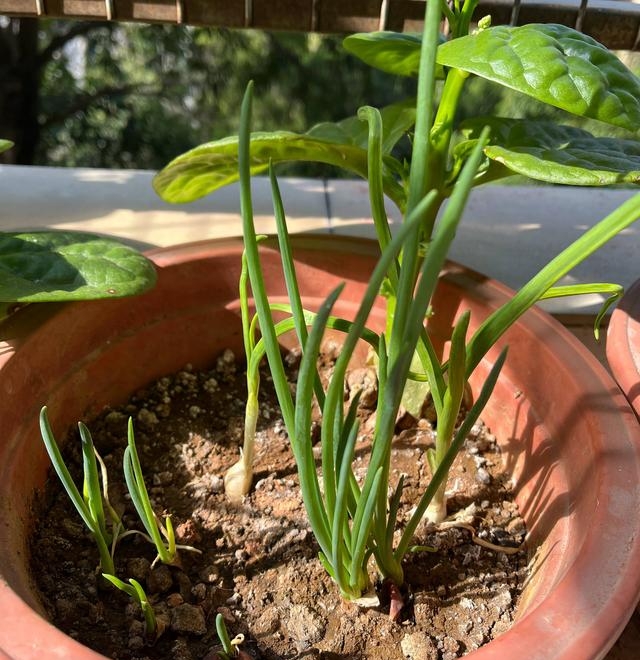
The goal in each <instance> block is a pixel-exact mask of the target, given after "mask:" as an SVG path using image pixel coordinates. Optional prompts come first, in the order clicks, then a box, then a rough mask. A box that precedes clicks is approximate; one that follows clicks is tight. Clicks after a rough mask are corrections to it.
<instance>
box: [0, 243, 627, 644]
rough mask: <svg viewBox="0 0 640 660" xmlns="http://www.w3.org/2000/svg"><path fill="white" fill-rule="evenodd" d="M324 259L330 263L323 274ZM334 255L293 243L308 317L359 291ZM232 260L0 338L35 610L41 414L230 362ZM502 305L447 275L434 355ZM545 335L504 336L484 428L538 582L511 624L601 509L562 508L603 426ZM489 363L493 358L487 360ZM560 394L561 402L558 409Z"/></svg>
mask: <svg viewBox="0 0 640 660" xmlns="http://www.w3.org/2000/svg"><path fill="white" fill-rule="evenodd" d="M329 247H331V249H332V250H334V252H332V253H331V255H332V256H331V257H330V259H329V263H328V264H327V263H326V253H327V250H328V249H329ZM335 248H336V245H335V244H331V243H329V244H327V247H326V248H324V246H323V244H322V242H321V241H314V244H313V247H309V246H308V245H307V244H306V243H305V242H304V241H302V242H298V246H297V252H296V254H297V258H298V259H299V266H300V275H299V276H300V280H301V282H302V288H303V291H304V294H305V296H306V298H305V300H306V303H307V304H308V305H309V306H312V307H313V306H314V305H315V306H317V304H319V302H320V301H321V300H322V299H323V298H324V296H325V295H326V294H327V293H328V292H329V291H330V290H331V289H333V288H334V287H335V286H336V285H337V284H338V283H339V282H341V281H343V280H344V279H345V278H348V281H347V286H346V288H345V291H344V293H343V296H342V297H341V302H340V307H339V308H338V309H337V312H338V313H339V314H340V315H345V316H353V314H354V312H355V309H356V304H357V301H358V300H359V297H360V294H361V290H362V286H363V285H365V286H366V283H367V282H368V278H369V273H370V271H371V268H372V265H373V263H374V261H373V256H374V250H373V249H372V248H371V247H370V246H368V244H364V247H363V244H362V243H360V242H351V243H350V242H348V241H347V242H345V243H344V246H343V247H342V250H343V252H342V253H340V252H339V251H338V253H337V254H336V253H335ZM240 253H241V247H240V246H239V245H238V244H235V249H234V250H231V252H229V251H220V252H219V253H214V256H213V257H212V256H211V254H210V253H209V254H208V255H207V256H206V257H205V253H204V247H203V246H197V245H196V246H194V247H192V248H190V251H189V250H188V251H187V260H186V262H184V263H180V261H182V260H184V253H182V254H181V255H179V256H178V255H177V253H176V254H175V255H174V254H173V253H171V252H163V253H162V254H159V255H156V257H155V258H156V260H157V261H158V263H159V265H160V266H161V267H160V272H159V281H158V285H157V287H156V289H155V290H154V291H152V292H150V293H148V294H145V295H144V296H141V297H139V298H136V299H129V300H110V301H103V302H96V303H83V304H73V305H68V306H64V307H51V308H48V309H47V308H46V307H42V306H41V307H34V308H32V309H29V308H27V309H25V310H23V311H22V312H21V313H19V314H17V315H16V316H15V317H14V318H13V319H12V320H10V321H9V323H7V324H6V325H5V327H4V328H3V331H4V336H5V337H8V338H9V341H8V343H7V345H6V346H5V347H4V348H2V349H0V366H1V367H2V379H1V382H0V388H1V396H0V420H2V446H1V448H0V482H1V483H3V484H5V485H9V488H8V491H5V492H8V493H9V495H4V496H2V499H0V519H1V520H2V521H3V524H2V525H1V526H0V547H2V548H3V553H2V556H1V559H0V572H1V574H2V576H3V579H4V580H5V581H6V582H7V583H8V584H9V586H10V588H11V589H12V590H13V591H15V592H16V593H17V594H18V595H19V596H20V597H21V598H22V599H24V600H25V601H26V602H27V603H28V604H29V605H31V606H32V607H34V608H38V607H39V606H38V602H37V596H36V595H35V593H34V592H33V590H32V585H31V583H30V580H29V576H28V568H27V556H28V551H27V547H26V537H27V533H28V531H29V528H30V525H31V522H30V519H29V510H30V505H31V502H32V498H33V494H34V492H35V491H36V490H38V489H41V488H42V485H43V483H44V481H45V478H46V474H47V470H48V469H49V460H48V458H47V456H46V453H45V451H44V448H43V446H42V443H41V440H40V435H39V431H38V413H39V410H40V407H41V406H42V405H44V404H46V405H47V406H48V407H49V413H50V419H51V422H52V426H53V428H54V431H55V432H56V434H57V435H58V437H62V435H63V433H64V431H65V429H67V428H69V427H70V426H71V425H73V424H75V422H76V421H77V420H79V419H82V420H88V419H90V418H91V416H92V415H94V414H96V413H97V412H99V411H100V410H101V409H102V408H103V407H104V406H105V405H107V404H117V403H121V402H123V401H124V400H126V398H128V396H129V394H130V393H132V392H134V391H135V390H136V389H138V388H140V387H143V386H144V385H146V384H147V383H149V382H150V381H152V380H153V379H155V378H157V377H159V376H161V375H163V374H167V373H171V372H173V371H175V370H177V369H180V368H182V367H183V366H184V365H185V364H186V363H191V364H193V365H194V366H196V367H200V366H205V365H207V364H210V363H211V362H212V360H213V358H214V357H215V355H216V354H218V353H219V352H220V351H221V350H223V349H224V348H227V347H231V348H233V349H234V350H236V351H238V352H239V353H240V351H241V347H242V342H241V327H240V319H239V314H238V294H237V286H238V274H239V272H238V268H239V263H240ZM265 264H266V266H265V273H266V278H267V280H268V281H269V285H268V288H269V290H270V291H271V292H272V293H273V294H274V295H276V296H278V295H279V296H286V291H285V287H284V282H283V278H282V274H281V272H280V269H279V266H278V257H277V255H276V253H275V252H274V251H272V250H269V249H267V250H266V251H265ZM504 296H505V292H504V291H503V290H502V289H500V287H495V286H493V285H492V286H491V287H487V285H486V282H484V280H483V278H481V277H479V276H476V275H473V274H469V273H468V272H466V271H465V272H462V271H460V270H459V269H456V268H454V267H452V268H451V269H450V273H449V274H448V279H447V281H446V283H445V284H444V285H442V286H441V287H440V289H439V291H438V294H437V297H436V300H435V302H434V310H435V312H436V313H435V316H434V317H433V322H432V323H431V326H433V327H431V326H430V328H431V330H432V332H433V335H434V337H435V341H436V343H438V342H440V344H443V342H444V338H446V337H447V336H448V335H449V333H450V329H451V327H452V323H453V321H454V319H455V317H456V315H457V314H458V313H459V312H460V310H461V309H471V311H472V325H473V324H474V323H475V324H476V325H477V324H478V323H479V322H480V321H481V320H482V318H483V317H484V315H486V313H487V306H488V308H489V309H492V308H495V306H496V305H498V304H499V303H501V302H503V301H504ZM383 323H384V317H383V313H382V310H381V309H378V310H376V311H375V313H374V315H373V316H372V324H373V326H374V327H376V328H377V329H378V330H379V329H381V328H382V327H383ZM553 330H554V328H553V327H550V326H549V321H548V319H547V317H544V315H537V316H536V315H533V318H532V319H531V320H530V321H529V322H528V323H527V324H526V325H525V326H523V327H522V328H518V329H515V330H513V331H511V332H509V333H508V335H507V337H505V340H506V342H507V343H509V344H510V345H511V349H510V355H509V358H508V362H507V366H506V367H505V370H504V378H503V379H502V380H501V382H500V384H499V385H498V387H497V390H496V393H495V396H494V397H493V400H492V403H491V404H490V406H489V407H488V409H487V411H486V414H485V415H484V417H485V419H486V421H487V422H488V424H489V426H490V427H491V428H492V430H493V432H494V433H495V434H496V435H497V436H498V439H499V440H500V441H501V443H502V449H503V452H504V460H505V464H506V466H507V467H508V468H509V469H512V470H513V475H514V481H515V484H516V488H517V493H518V501H519V504H520V507H521V510H522V513H523V514H524V517H525V519H526V520H527V523H528V526H529V529H530V531H531V542H532V547H534V548H537V555H536V557H537V559H536V564H535V568H536V574H535V577H534V579H533V580H532V583H531V585H530V589H529V592H528V594H527V598H526V599H525V608H524V610H523V612H522V613H521V615H520V616H521V618H522V617H524V616H525V615H526V614H527V613H529V612H532V611H533V610H534V609H535V608H536V607H537V606H538V605H539V604H540V603H541V602H542V600H543V598H544V597H545V596H546V595H547V594H549V593H550V592H551V591H552V590H553V589H555V588H556V587H557V586H558V585H559V584H560V583H561V582H562V580H563V577H564V576H565V574H566V573H567V572H568V571H569V570H570V569H571V567H572V566H573V564H574V563H575V562H576V561H577V558H578V556H579V554H580V552H581V551H582V549H583V548H584V545H585V530H588V529H589V522H590V520H591V519H592V517H593V516H594V511H596V510H597V509H598V507H600V508H602V507H603V506H604V507H606V506H607V503H606V502H604V503H603V502H602V501H601V500H600V501H599V502H596V501H595V495H594V493H595V489H594V488H591V489H589V488H586V489H585V488H582V489H581V490H580V491H579V494H578V495H577V496H575V497H573V498H572V499H570V498H569V496H568V489H569V487H570V486H571V485H572V484H580V483H589V482H590V481H591V480H592V479H593V475H592V473H591V470H592V469H593V468H592V467H591V466H592V465H593V459H594V453H598V452H601V451H604V450H603V448H602V447H601V446H600V445H599V444H598V443H599V442H600V440H598V437H599V436H598V433H599V432H600V431H601V429H600V428H599V426H600V424H601V422H599V421H598V420H596V418H595V417H594V416H593V415H592V414H591V413H590V411H592V410H594V409H597V408H598V403H599V402H598V401H597V400H595V401H594V400H590V399H589V396H591V395H590V394H589V390H587V395H586V396H587V400H581V399H580V398H579V397H582V396H584V395H582V394H580V395H579V394H577V389H576V378H577V379H578V381H577V382H579V381H580V379H581V378H586V377H587V376H585V375H584V374H577V375H576V374H575V373H572V372H571V368H568V367H567V366H566V365H565V364H564V363H563V362H559V361H558V358H557V357H555V354H554V353H553V351H552V348H558V347H557V346H555V344H557V342H558V339H557V338H556V337H555V336H553V332H552V331H553ZM541 338H542V340H543V343H542V344H541V343H540V339H541ZM563 341H564V340H563ZM560 343H561V344H562V341H561V342H560ZM560 348H561V349H565V355H566V351H567V350H569V351H573V352H574V353H575V351H576V350H578V351H579V349H577V348H576V347H575V346H570V347H569V348H567V346H564V344H562V345H561V346H560ZM560 354H562V353H560ZM532 357H533V359H531V358H532ZM493 358H495V354H493V353H492V354H490V355H489V359H493ZM489 368H490V365H489V362H483V364H482V365H481V366H480V367H479V368H478V369H477V370H476V373H475V374H474V376H473V378H472V381H471V383H472V387H473V389H474V391H476V392H477V391H478V388H479V385H480V383H481V381H482V379H483V377H484V376H486V374H487V373H488V370H489ZM525 383H526V385H525ZM595 385H596V383H594V388H595ZM573 389H575V390H576V395H575V396H571V393H572V392H573ZM598 391H600V390H597V388H595V389H594V392H596V394H594V395H593V396H596V397H597V396H599V395H598V394H597V392H598ZM567 393H569V397H567V396H564V395H566V394H567ZM560 394H563V396H562V397H561V396H560ZM543 417H544V419H545V424H544V425H543V424H542V423H541V421H540V420H541V419H542V418H543ZM576 433H578V434H580V435H584V442H583V443H575V442H574V443H572V444H569V443H568V441H567V440H568V438H569V436H570V435H571V434H574V435H575V434H576ZM566 465H569V466H570V469H567V468H566V467H565V466H566ZM636 469H637V468H636ZM636 476H637V475H636ZM639 481H640V479H639ZM600 497H602V496H601V495H600ZM581 523H586V524H581ZM608 540H609V539H606V538H605V539H603V543H607V541H608ZM542 568H544V569H545V570H541V569H542ZM547 569H548V570H547ZM507 635H509V633H507ZM487 657H488V656H487ZM548 657H551V656H548Z"/></svg>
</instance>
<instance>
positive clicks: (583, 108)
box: [438, 24, 640, 132]
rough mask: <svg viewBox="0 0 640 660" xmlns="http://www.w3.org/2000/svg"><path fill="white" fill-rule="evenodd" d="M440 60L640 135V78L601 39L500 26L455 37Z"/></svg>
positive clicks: (558, 28) (555, 28) (552, 28)
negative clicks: (599, 40) (598, 40)
mask: <svg viewBox="0 0 640 660" xmlns="http://www.w3.org/2000/svg"><path fill="white" fill-rule="evenodd" d="M438 62H439V63H440V64H442V65H444V66H448V67H455V68H457V69H462V70H463V71H468V72H470V73H474V74H476V75H478V76H480V77H482V78H486V79H488V80H492V81H494V82H496V83H499V84H501V85H504V86H505V87H510V88H511V89H515V90H517V91H519V92H523V93H524V94H528V95H529V96H532V97H533V98H535V99H538V100H539V101H542V102H543V103H547V104H549V105H552V106H555V107H558V108H562V109H563V110H567V111H568V112H571V113H573V114H575V115H579V116H582V117H590V118H592V119H599V120H600V121H603V122H606V123H608V124H613V125H614V126H621V127H622V128H626V129H628V130H630V131H634V132H635V131H637V130H638V127H639V126H640V80H639V79H638V78H637V77H636V76H635V75H634V74H633V73H631V71H629V69H627V67H625V66H624V64H622V62H620V60H619V59H618V58H617V57H616V56H615V55H614V54H613V53H611V52H610V51H608V50H607V49H606V48H605V47H604V46H602V45H601V44H599V43H598V42H597V41H595V40H594V39H592V38H591V37H588V36H587V35H584V34H582V33H580V32H577V31H576V30H573V29H571V28H568V27H565V26H563V25H553V24H549V25H541V24H531V25H523V26H521V27H509V26H503V25H500V26H496V27H492V28H489V29H487V30H483V31H482V32H479V33H477V34H473V35H468V36H466V37H461V38H460V39H454V40H452V41H449V42H447V43H445V44H442V45H441V46H440V47H439V49H438Z"/></svg>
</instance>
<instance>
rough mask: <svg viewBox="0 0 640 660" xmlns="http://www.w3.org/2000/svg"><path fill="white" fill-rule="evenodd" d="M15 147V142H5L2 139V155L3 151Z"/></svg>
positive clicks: (0, 142)
mask: <svg viewBox="0 0 640 660" xmlns="http://www.w3.org/2000/svg"><path fill="white" fill-rule="evenodd" d="M11 147H13V142H10V141H9V140H3V139H1V138H0V154H1V153H2V152H3V151H6V150H7V149H11Z"/></svg>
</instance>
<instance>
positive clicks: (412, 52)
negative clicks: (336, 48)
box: [342, 32, 444, 78]
mask: <svg viewBox="0 0 640 660" xmlns="http://www.w3.org/2000/svg"><path fill="white" fill-rule="evenodd" d="M342 43H343V46H344V48H345V50H347V51H348V52H350V53H353V54H354V55H355V56H356V57H358V58H360V59H361V60H362V61H363V62H365V63H366V64H368V65H369V66H372V67H374V68H376V69H380V70H381V71H385V72H386V73H393V74H395V75H397V76H417V75H418V69H419V67H420V48H421V45H422V35H421V34H411V33H406V32H405V33H398V32H364V33H359V34H351V35H349V36H348V37H346V38H345V40H344V41H343V42H342ZM436 75H437V76H438V78H443V77H444V74H443V70H442V67H441V66H440V67H438V70H437V73H436Z"/></svg>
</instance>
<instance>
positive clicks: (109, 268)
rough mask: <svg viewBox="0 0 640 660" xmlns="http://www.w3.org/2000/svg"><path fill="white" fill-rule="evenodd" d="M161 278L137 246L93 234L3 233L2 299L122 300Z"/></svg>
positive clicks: (0, 238)
mask: <svg viewBox="0 0 640 660" xmlns="http://www.w3.org/2000/svg"><path fill="white" fill-rule="evenodd" d="M155 281H156V271H155V267H154V266H153V264H152V263H151V262H150V261H149V260H148V259H147V258H146V257H144V256H143V255H141V254H140V253H138V252H137V251H136V250H134V249H133V248H130V247H127V246H125V245H122V244H121V243H119V242H117V241H115V240H112V239H108V238H102V237H100V236H95V235H93V234H85V233H77V232H55V231H43V232H33V233H0V301H4V302H48V301H63V300H91V299H98V298H120V297H123V296H131V295H135V294H138V293H142V292H144V291H146V290H147V289H150V288H151V287H152V286H153V285H154V284H155Z"/></svg>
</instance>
